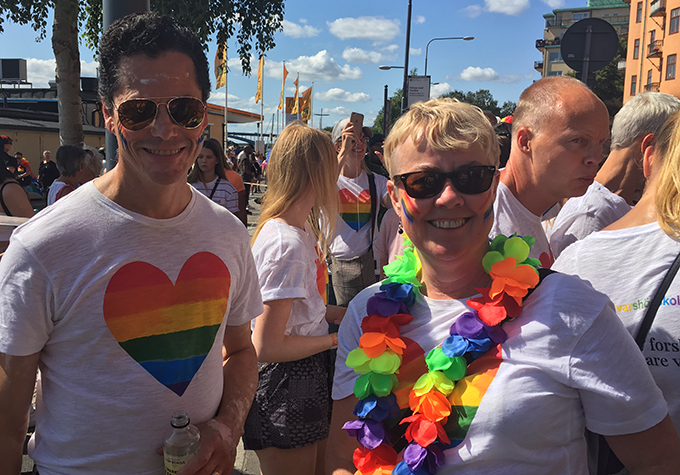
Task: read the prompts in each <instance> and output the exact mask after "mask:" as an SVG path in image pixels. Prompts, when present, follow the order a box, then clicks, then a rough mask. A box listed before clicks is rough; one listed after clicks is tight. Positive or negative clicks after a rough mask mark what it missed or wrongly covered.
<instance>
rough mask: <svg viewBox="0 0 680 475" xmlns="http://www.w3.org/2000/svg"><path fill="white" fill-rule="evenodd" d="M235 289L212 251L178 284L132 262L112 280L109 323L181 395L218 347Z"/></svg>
mask: <svg viewBox="0 0 680 475" xmlns="http://www.w3.org/2000/svg"><path fill="white" fill-rule="evenodd" d="M230 285H231V275H230V273H229V269H228V268H227V266H226V265H225V264H224V262H223V261H222V260H221V259H220V258H219V257H217V256H216V255H215V254H212V253H209V252H200V253H197V254H194V255H193V256H191V257H190V258H189V259H188V260H187V261H186V262H185V263H184V265H183V266H182V269H181V270H180V273H179V276H178V277H177V282H175V283H174V284H173V283H172V282H171V281H170V279H169V278H168V276H167V275H166V274H165V272H163V271H162V270H160V269H159V268H157V267H155V266H153V265H151V264H148V263H146V262H139V261H137V262H131V263H129V264H126V265H124V266H123V267H121V268H120V269H118V271H116V273H115V274H114V275H113V277H112V278H111V280H110V281H109V285H108V286H107V288H106V293H105V295H104V320H105V321H106V325H107V326H108V327H109V330H110V331H111V334H112V335H113V336H114V338H115V339H116V341H117V342H118V344H119V345H120V346H121V348H122V349H123V350H125V351H126V352H127V353H128V354H129V355H130V356H131V357H132V358H133V359H134V360H135V361H136V362H137V363H139V364H140V366H141V367H142V368H144V369H145V370H146V371H147V372H149V373H150V374H151V375H152V376H153V377H154V378H155V379H156V380H158V382H160V383H161V384H163V385H164V386H166V387H167V388H168V389H170V390H171V391H173V392H174V393H176V394H177V395H178V396H181V395H182V394H183V393H184V391H185V390H186V388H187V387H188V386H189V383H191V380H192V379H193V377H194V375H195V374H196V373H197V372H198V370H199V368H200V367H201V365H202V364H203V360H205V358H206V356H207V355H208V352H209V351H210V350H211V348H212V347H213V345H214V343H215V336H216V334H217V331H218V330H219V328H220V325H221V324H222V320H223V319H224V315H225V313H226V310H227V306H228V302H229V288H230Z"/></svg>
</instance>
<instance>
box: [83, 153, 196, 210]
mask: <svg viewBox="0 0 680 475" xmlns="http://www.w3.org/2000/svg"><path fill="white" fill-rule="evenodd" d="M123 174H124V172H123V171H122V169H121V167H120V166H116V167H114V169H113V170H111V171H110V172H108V173H106V174H105V175H104V176H102V177H100V178H97V179H95V182H94V184H95V186H96V187H97V189H98V190H99V191H100V193H101V194H102V195H104V196H105V197H106V198H108V199H110V200H111V201H113V202H114V203H116V204H118V205H120V206H122V207H123V208H125V209H127V210H128V211H132V212H134V213H138V214H141V215H143V216H147V217H149V218H155V219H169V218H174V217H175V216H178V215H179V214H180V213H182V211H184V209H185V208H186V207H187V205H188V204H189V201H191V188H190V186H189V185H188V184H187V183H186V182H177V183H174V184H172V185H158V184H155V183H140V182H138V180H134V179H132V178H131V177H125V179H123Z"/></svg>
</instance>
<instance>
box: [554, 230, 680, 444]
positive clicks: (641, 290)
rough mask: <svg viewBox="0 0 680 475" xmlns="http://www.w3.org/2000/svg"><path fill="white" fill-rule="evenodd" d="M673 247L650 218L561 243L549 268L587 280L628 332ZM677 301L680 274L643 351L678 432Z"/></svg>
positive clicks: (677, 249)
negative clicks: (565, 244) (604, 297)
mask: <svg viewBox="0 0 680 475" xmlns="http://www.w3.org/2000/svg"><path fill="white" fill-rule="evenodd" d="M678 253H680V243H678V242H677V241H674V240H673V239H671V238H670V237H668V235H666V233H664V232H663V231H662V230H661V228H660V227H659V225H658V224H657V223H652V224H647V225H644V226H636V227H633V228H627V229H617V230H613V231H601V232H598V233H593V234H591V235H590V236H588V237H587V238H586V239H584V240H582V241H578V242H576V243H574V244H573V245H571V246H569V247H568V248H567V249H565V251H564V252H563V253H562V255H561V256H560V257H559V259H557V261H555V265H554V266H553V268H554V269H556V270H559V271H560V272H565V273H567V274H576V275H578V276H579V277H581V278H582V279H585V280H588V281H590V283H591V284H592V285H593V287H595V288H596V289H597V290H599V291H600V292H603V293H605V294H606V295H607V296H608V297H609V298H610V299H611V300H612V302H614V306H615V308H616V313H617V314H618V316H619V318H620V319H621V321H622V322H623V324H624V325H625V326H626V328H627V329H628V331H629V332H630V333H631V335H637V332H638V330H639V328H640V324H641V323H642V319H643V318H644V315H645V312H646V309H647V306H648V305H649V302H650V301H651V300H652V298H653V297H654V294H655V293H656V289H657V288H658V287H659V285H660V284H661V281H662V280H663V278H664V276H665V275H666V272H667V271H668V268H669V267H670V266H671V263H672V262H673V260H674V259H675V257H676V256H677V255H678ZM678 306H680V276H676V277H675V279H674V280H673V282H672V283H671V286H670V288H669V289H668V292H667V293H666V297H665V298H664V300H663V301H662V302H661V306H660V307H659V310H658V313H657V314H656V317H655V318H654V322H653V324H652V328H651V329H650V330H649V334H648V335H647V339H646V341H645V345H644V349H643V350H642V353H643V355H644V356H645V358H646V360H647V365H648V366H649V369H650V371H651V372H652V376H654V380H655V381H656V383H657V384H658V385H659V387H660V388H661V391H662V392H663V394H664V397H665V398H666V401H667V402H668V406H669V409H670V415H671V419H672V420H673V423H674V424H675V428H676V429H677V430H678V432H680V318H678V310H677V308H678Z"/></svg>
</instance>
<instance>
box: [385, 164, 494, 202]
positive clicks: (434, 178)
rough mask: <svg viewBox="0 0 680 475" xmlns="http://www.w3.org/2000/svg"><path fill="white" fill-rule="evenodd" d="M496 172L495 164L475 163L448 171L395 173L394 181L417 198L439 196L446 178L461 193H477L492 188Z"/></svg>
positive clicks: (412, 196)
mask: <svg viewBox="0 0 680 475" xmlns="http://www.w3.org/2000/svg"><path fill="white" fill-rule="evenodd" d="M495 173H496V167H494V166H487V165H475V166H471V167H462V168H459V169H458V170H454V171H452V172H448V173H444V172H437V171H430V170H425V171H422V172H412V173H404V174H402V175H394V176H393V177H392V181H394V183H395V184H396V185H398V184H399V183H402V184H403V185H404V190H406V194H408V195H409V196H410V197H411V198H417V199H424V198H432V197H433V196H437V195H438V194H439V193H441V191H442V190H443V189H444V184H445V183H446V180H451V183H452V184H453V187H454V188H455V189H456V190H458V191H460V192H461V193H464V194H466V195H477V194H479V193H484V192H485V191H487V190H488V189H489V188H491V184H492V183H493V177H494V175H495Z"/></svg>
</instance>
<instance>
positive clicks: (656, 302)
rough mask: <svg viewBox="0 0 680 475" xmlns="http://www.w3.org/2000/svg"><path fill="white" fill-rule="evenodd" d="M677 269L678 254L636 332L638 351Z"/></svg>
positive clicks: (679, 259) (679, 257) (678, 265)
mask: <svg viewBox="0 0 680 475" xmlns="http://www.w3.org/2000/svg"><path fill="white" fill-rule="evenodd" d="M679 268H680V254H678V255H677V256H676V257H675V260H674V261H673V264H671V267H670V268H669V269H668V272H666V276H665V277H664V278H663V280H662V281H661V285H659V288H658V289H657V290H656V293H655V294H654V298H652V301H651V302H650V304H649V307H647V311H646V312H645V318H643V319H642V323H641V324H640V329H639V330H638V332H637V335H635V343H637V345H638V347H640V350H642V349H643V348H644V346H645V339H646V338H647V334H648V333H649V329H650V328H652V323H653V322H654V317H656V312H657V310H659V306H660V305H661V302H662V301H663V297H664V295H666V292H667V291H668V287H670V285H671V282H673V278H674V277H675V274H677V273H678V269H679Z"/></svg>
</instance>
